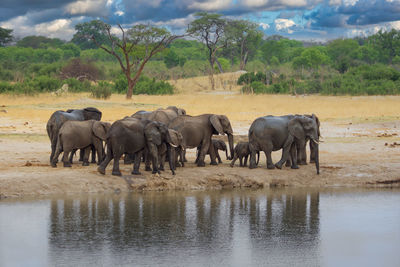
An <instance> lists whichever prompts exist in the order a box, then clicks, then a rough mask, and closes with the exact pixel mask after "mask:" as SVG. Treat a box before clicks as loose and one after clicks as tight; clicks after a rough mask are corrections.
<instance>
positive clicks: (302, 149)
mask: <svg viewBox="0 0 400 267" xmlns="http://www.w3.org/2000/svg"><path fill="white" fill-rule="evenodd" d="M304 116H306V117H308V118H311V119H313V120H315V122H316V123H317V125H318V140H319V137H320V136H321V132H320V129H319V127H320V126H321V123H320V121H319V118H318V117H317V116H316V115H315V114H312V115H309V114H304ZM309 140H310V139H309V138H306V140H305V142H304V143H303V142H301V143H298V144H297V163H298V164H299V165H307V152H306V146H307V142H308V141H309ZM309 146H310V163H315V142H311V141H310V144H309Z"/></svg>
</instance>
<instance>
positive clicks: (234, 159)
mask: <svg viewBox="0 0 400 267" xmlns="http://www.w3.org/2000/svg"><path fill="white" fill-rule="evenodd" d="M237 159H238V153H234V155H233V159H232V161H231V164H230V166H231V167H233V166H234V165H235V161H236V160H237Z"/></svg>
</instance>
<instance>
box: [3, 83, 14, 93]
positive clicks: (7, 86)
mask: <svg viewBox="0 0 400 267" xmlns="http://www.w3.org/2000/svg"><path fill="white" fill-rule="evenodd" d="M13 90H14V86H13V85H12V84H10V83H8V82H1V81H0V93H7V92H11V91H13Z"/></svg>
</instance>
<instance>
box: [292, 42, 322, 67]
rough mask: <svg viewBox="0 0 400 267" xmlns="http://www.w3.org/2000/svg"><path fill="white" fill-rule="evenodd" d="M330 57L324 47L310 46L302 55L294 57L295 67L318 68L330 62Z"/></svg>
mask: <svg viewBox="0 0 400 267" xmlns="http://www.w3.org/2000/svg"><path fill="white" fill-rule="evenodd" d="M328 62H329V57H328V56H327V55H326V52H325V49H324V48H322V47H310V48H308V49H305V50H304V51H303V52H302V53H301V55H300V56H298V57H295V58H294V59H293V68H294V69H301V68H306V69H314V70H318V68H319V67H320V66H321V65H324V64H328Z"/></svg>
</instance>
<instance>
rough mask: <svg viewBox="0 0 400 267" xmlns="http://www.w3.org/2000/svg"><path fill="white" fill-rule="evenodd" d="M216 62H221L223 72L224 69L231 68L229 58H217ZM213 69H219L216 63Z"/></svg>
mask: <svg viewBox="0 0 400 267" xmlns="http://www.w3.org/2000/svg"><path fill="white" fill-rule="evenodd" d="M218 62H219V64H221V67H222V70H223V71H224V72H225V71H228V70H229V69H230V68H231V63H230V62H229V60H228V59H226V58H223V57H221V58H218ZM214 69H215V70H216V71H218V70H219V69H218V67H217V65H215V66H214Z"/></svg>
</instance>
